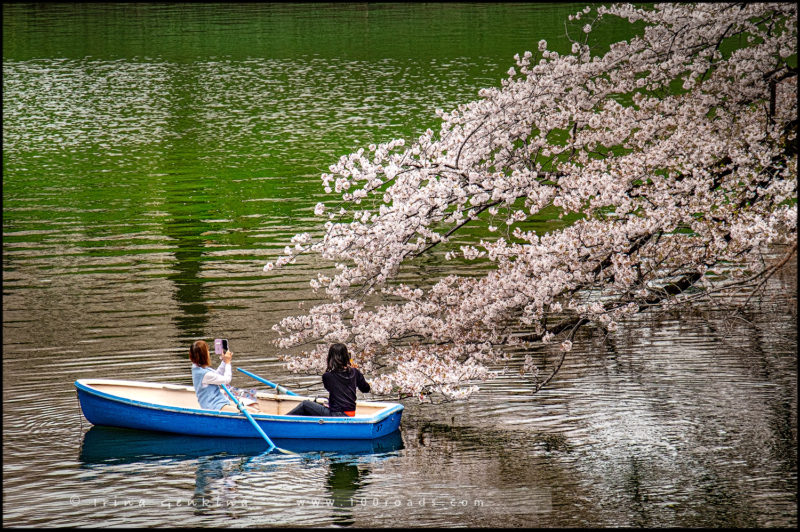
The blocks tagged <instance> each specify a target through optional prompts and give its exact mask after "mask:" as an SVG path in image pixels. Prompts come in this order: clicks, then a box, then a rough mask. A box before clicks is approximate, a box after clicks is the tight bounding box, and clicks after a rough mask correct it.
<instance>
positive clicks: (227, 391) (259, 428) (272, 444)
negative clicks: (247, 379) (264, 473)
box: [220, 384, 297, 454]
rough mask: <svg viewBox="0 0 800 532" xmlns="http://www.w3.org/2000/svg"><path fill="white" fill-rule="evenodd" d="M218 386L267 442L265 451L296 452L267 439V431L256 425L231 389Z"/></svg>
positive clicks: (222, 385)
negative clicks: (267, 447)
mask: <svg viewBox="0 0 800 532" xmlns="http://www.w3.org/2000/svg"><path fill="white" fill-rule="evenodd" d="M220 386H221V387H222V389H223V390H225V393H226V394H228V397H230V398H231V400H232V401H233V402H234V403H235V404H236V408H238V409H239V411H240V412H241V413H242V414H244V415H245V417H246V418H247V420H248V421H249V422H250V424H251V425H253V427H255V429H256V430H257V431H258V433H259V434H260V435H261V437H262V438H264V441H266V442H267V444H268V445H269V449H267V451H266V452H267V453H268V452H270V451H272V450H273V449H277V450H279V451H280V452H282V453H285V454H297V453H293V452H292V451H287V450H286V449H281V448H280V447H277V446H276V445H275V444H274V443H272V440H270V439H269V436H267V433H266V432H264V431H263V430H262V429H261V427H260V426H259V425H258V423H256V420H255V419H253V416H251V415H250V412H248V411H247V409H246V408H245V407H244V405H243V404H242V403H240V402H239V400H238V399H237V398H236V396H235V395H233V394H232V393H231V391H230V390H229V389H228V387H227V386H225V385H224V384H220Z"/></svg>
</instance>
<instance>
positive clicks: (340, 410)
mask: <svg viewBox="0 0 800 532" xmlns="http://www.w3.org/2000/svg"><path fill="white" fill-rule="evenodd" d="M322 384H323V385H324V386H325V389H326V390H328V392H329V395H328V406H324V405H321V404H319V403H316V402H314V401H308V400H306V401H303V402H302V403H300V404H299V405H297V406H296V407H294V408H293V409H292V410H291V411H290V412H289V413H288V415H290V416H323V417H330V416H334V417H341V416H350V417H353V416H355V415H356V388H358V389H359V390H361V391H362V392H363V393H367V392H369V390H370V388H369V383H367V381H366V379H364V375H362V374H361V372H360V371H358V369H356V368H354V367H353V366H351V365H350V354H349V353H348V352H347V346H345V345H344V344H333V345H332V346H331V347H330V349H328V368H327V370H326V371H325V373H323V374H322Z"/></svg>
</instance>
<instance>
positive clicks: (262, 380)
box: [236, 368, 297, 395]
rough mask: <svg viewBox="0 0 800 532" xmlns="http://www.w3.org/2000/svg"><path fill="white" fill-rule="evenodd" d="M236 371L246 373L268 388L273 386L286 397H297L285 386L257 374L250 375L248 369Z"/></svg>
mask: <svg viewBox="0 0 800 532" xmlns="http://www.w3.org/2000/svg"><path fill="white" fill-rule="evenodd" d="M236 369H237V370H238V371H241V372H242V373H244V374H245V375H247V376H248V377H250V378H251V379H255V380H257V381H258V382H262V383H264V384H266V385H267V386H271V387H272V388H275V391H276V392H278V393H283V394H285V395H297V394H296V393H294V392H293V391H291V390H289V389H287V388H284V387H283V386H280V385H278V384H275V383H274V382H270V381H268V380H267V379H265V378H263V377H259V376H258V375H256V374H255V373H250V372H249V371H247V370H246V369H242V368H236Z"/></svg>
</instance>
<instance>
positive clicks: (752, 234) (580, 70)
mask: <svg viewBox="0 0 800 532" xmlns="http://www.w3.org/2000/svg"><path fill="white" fill-rule="evenodd" d="M609 16H617V17H621V18H624V19H627V20H628V21H630V22H641V23H643V24H644V25H645V26H646V28H645V30H644V32H643V33H642V35H640V36H639V37H634V38H632V39H630V40H629V41H622V42H618V43H614V44H612V45H611V46H610V47H609V49H608V51H607V52H606V53H604V54H603V55H597V54H595V55H592V47H591V46H590V45H589V40H588V39H589V37H590V36H591V35H593V34H594V32H592V30H593V29H594V28H597V25H598V24H601V23H602V21H603V19H604V18H606V17H609ZM581 19H583V22H579V23H576V28H582V29H583V31H580V29H579V30H578V31H576V32H575V33H577V34H579V35H580V39H578V38H571V40H572V43H573V45H572V51H571V53H569V54H566V55H560V54H558V53H557V52H554V51H550V50H548V49H547V43H546V42H545V41H544V40H542V41H539V43H538V47H537V51H536V52H535V53H532V52H525V53H524V54H522V55H521V56H520V55H517V56H515V61H516V66H515V67H514V68H511V69H509V71H508V78H507V79H505V80H503V82H502V84H501V86H500V87H498V88H490V89H483V90H481V91H480V93H479V95H480V99H479V100H477V101H474V102H471V103H469V104H466V105H459V106H458V108H457V109H453V110H451V111H449V112H448V111H443V110H437V113H436V114H437V116H438V117H439V118H440V119H441V127H440V128H439V130H438V131H437V132H434V131H433V130H431V129H428V130H427V131H425V132H424V133H423V134H422V135H421V136H420V137H419V138H418V139H417V140H416V141H415V142H413V143H411V144H410V146H408V147H406V146H405V143H404V141H403V140H393V141H390V142H387V143H383V144H372V145H370V146H369V147H368V149H367V150H364V149H359V150H358V151H357V152H355V153H353V154H350V155H349V156H343V157H341V158H340V159H339V161H338V162H337V163H336V164H333V165H331V167H330V172H329V173H325V174H323V175H322V181H323V186H324V188H325V190H326V191H328V192H331V191H334V190H335V191H336V193H337V194H340V195H341V197H342V200H343V201H344V203H343V206H340V205H337V207H336V208H335V209H326V208H325V205H324V204H321V203H320V204H318V205H317V207H316V208H315V214H316V215H317V216H320V217H321V218H323V220H324V223H325V232H324V235H323V236H322V238H321V239H319V240H312V239H311V238H310V236H309V235H308V234H302V235H297V236H296V237H295V238H293V239H292V244H293V246H287V248H286V250H285V253H284V255H283V256H281V257H278V258H277V259H276V261H275V264H274V266H275V267H281V266H285V265H286V264H290V263H291V262H293V261H294V259H295V258H296V256H297V255H298V254H300V253H307V252H315V253H319V254H320V255H322V257H324V258H325V259H328V260H330V261H332V262H333V263H334V264H335V266H336V272H335V274H334V275H332V276H330V277H322V276H320V277H318V278H317V279H315V280H312V286H313V288H315V289H324V291H325V294H326V295H327V297H328V298H329V300H328V301H327V302H324V303H322V304H320V305H317V306H315V307H314V308H312V309H311V310H310V311H309V312H308V314H307V315H306V316H301V317H287V318H285V319H283V320H282V321H281V322H280V324H278V325H277V326H276V330H277V331H278V332H279V333H280V339H279V341H278V345H279V346H280V347H283V348H288V347H291V346H296V345H303V344H308V343H311V344H328V343H330V342H334V341H342V342H348V343H349V344H351V346H352V350H353V351H354V352H361V351H363V352H364V353H365V354H364V355H363V358H364V360H363V363H367V364H374V367H375V368H381V369H382V371H383V374H382V375H381V376H380V377H378V378H377V379H375V383H374V385H373V388H374V389H375V391H376V392H380V393H389V392H392V393H394V392H398V391H399V392H402V393H408V394H413V395H418V394H420V393H421V394H426V393H431V392H437V393H441V394H443V395H445V396H448V397H462V396H465V395H468V394H469V393H470V390H472V389H473V388H472V387H471V386H472V385H471V384H469V382H470V381H480V380H482V379H484V378H486V377H487V376H488V375H489V372H488V369H487V367H486V364H489V363H496V362H502V359H503V357H505V356H506V355H505V354H504V353H505V352H506V351H504V350H503V349H502V347H503V346H505V345H511V344H519V345H522V346H525V345H533V342H538V341H541V342H543V343H550V344H553V345H556V344H558V345H559V346H560V349H561V350H563V352H565V353H566V352H567V351H569V350H570V349H571V348H572V340H573V338H572V336H573V335H574V331H575V330H576V328H577V327H578V326H579V325H580V324H582V323H584V321H583V320H588V321H590V322H591V323H593V324H594V325H596V326H598V327H601V328H603V329H604V330H605V331H608V332H613V331H615V330H617V329H618V327H620V325H621V324H623V323H624V320H625V318H626V316H628V315H630V314H631V313H635V312H638V311H640V310H642V309H650V308H672V307H674V306H676V305H677V304H680V303H685V302H686V301H688V300H690V299H691V297H690V296H689V295H688V292H687V290H688V289H690V288H692V287H695V286H701V287H703V288H705V289H708V290H713V289H715V288H723V287H729V288H736V287H740V288H741V287H747V286H748V285H747V283H746V282H745V281H747V279H746V278H745V277H746V276H748V275H750V276H751V277H750V279H759V277H758V276H759V275H762V276H763V275H766V274H767V272H769V271H770V267H771V266H770V265H769V264H767V263H765V261H763V259H762V253H763V251H764V250H765V249H766V248H767V247H768V246H774V245H786V244H788V245H789V246H794V247H796V238H797V236H796V235H797V233H796V222H797V207H796V202H795V197H796V191H797V154H796V149H797V148H796V142H797V139H796V134H797V99H796V92H797V69H796V67H795V66H792V65H793V63H789V61H788V59H789V58H796V53H797V47H796V36H797V8H796V6H795V5H794V4H762V3H745V4H711V3H699V4H663V5H657V6H655V7H652V8H650V7H643V8H639V7H635V6H633V5H630V4H624V5H616V6H613V7H602V6H601V7H598V8H597V9H596V10H595V14H594V17H592V10H591V9H590V8H586V9H583V10H582V11H581V12H579V13H577V14H576V15H574V16H573V17H571V20H575V21H580V20H581ZM725 50H728V51H725ZM543 209H549V210H550V212H552V211H553V210H556V211H557V212H558V214H559V216H560V217H562V218H563V219H564V221H565V222H567V220H569V223H565V227H564V228H562V229H558V230H552V231H550V232H535V231H532V230H531V226H530V223H529V218H530V217H531V216H536V215H542V210H543ZM487 211H488V212H487ZM566 215H572V216H571V217H569V218H565V216H566ZM503 222H505V223H503ZM478 223H484V224H485V228H486V229H488V230H487V231H486V232H485V233H484V234H485V235H486V236H485V237H484V238H483V239H482V240H480V241H479V242H474V241H473V242H472V243H471V244H464V243H463V241H461V242H460V243H458V244H456V243H455V242H453V243H451V242H450V238H451V235H452V234H453V233H455V232H456V231H458V230H460V229H461V228H462V227H464V226H465V225H467V224H472V225H476V224H478ZM498 227H501V228H502V230H498ZM439 247H441V248H443V251H444V253H443V254H442V257H443V258H444V260H446V261H450V260H459V261H480V263H481V264H482V265H484V266H485V267H484V268H483V269H481V270H480V273H481V274H480V275H473V276H468V277H467V276H456V275H448V276H446V277H444V278H441V279H438V281H436V282H435V284H433V286H431V287H429V288H426V289H424V290H423V289H421V288H419V287H411V286H406V285H403V284H399V283H398V282H397V280H396V278H397V275H398V272H399V271H400V268H401V266H403V265H404V264H406V263H408V262H410V261H412V260H413V259H414V258H415V257H417V256H419V255H421V254H424V253H426V252H428V250H430V249H432V248H435V249H438V248H439ZM794 247H792V249H794ZM742 265H744V266H746V267H741V266H742ZM271 267H272V266H271V265H267V267H265V269H267V270H268V269H269V268H271ZM707 272H708V274H709V276H706V273H707ZM477 273H479V272H476V274H477ZM711 275H713V276H714V277H711ZM719 279H721V281H720V280H719ZM714 283H722V285H719V284H714ZM726 283H727V284H726ZM737 283H738V284H737ZM753 284H755V283H751V285H750V286H752V285H753ZM371 294H382V295H383V296H384V297H385V298H386V299H387V300H391V301H392V303H386V304H382V305H379V306H377V307H373V306H367V305H366V298H367V296H369V295H371ZM519 327H524V329H525V331H527V333H525V334H519V330H518V329H519ZM567 333H569V334H568V338H564V335H565V334H567ZM319 356H320V355H319V354H318V353H316V352H312V353H305V354H302V355H300V356H297V357H289V358H288V360H289V361H290V363H289V366H290V369H293V370H306V369H317V368H319V365H320V362H319ZM526 367H529V368H530V367H532V366H531V365H529V364H526Z"/></svg>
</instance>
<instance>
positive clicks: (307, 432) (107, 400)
mask: <svg viewBox="0 0 800 532" xmlns="http://www.w3.org/2000/svg"><path fill="white" fill-rule="evenodd" d="M94 382H95V383H100V382H102V383H105V384H108V383H113V382H115V381H112V380H105V379H104V380H102V381H101V380H96V381H94ZM118 382H129V381H118ZM92 384H93V382H92V381H91V380H88V379H86V380H82V379H79V380H77V381H76V382H75V387H76V389H77V393H78V399H79V401H80V404H81V409H82V410H83V415H84V416H85V417H86V419H87V420H88V421H89V422H90V423H92V424H93V425H100V426H110V427H123V428H130V429H140V430H153V431H160V432H170V433H175V434H187V435H193V436H210V437H226V438H260V435H259V434H258V433H257V431H256V430H255V428H254V427H253V426H252V425H251V424H250V422H249V421H248V420H247V418H245V416H244V415H243V414H241V413H239V412H218V411H212V410H202V409H199V408H185V407H179V406H173V405H163V404H156V403H152V402H147V401H139V400H136V399H131V398H129V397H121V396H119V395H115V394H111V393H107V392H103V391H100V390H98V389H96V388H94V387H93V386H92ZM141 384H147V385H149V386H152V385H153V384H154V383H141ZM174 388H185V387H174ZM301 399H302V398H301ZM372 404H374V403H372ZM402 411H403V406H402V405H400V404H394V403H386V408H383V409H381V410H380V411H379V412H378V413H376V414H375V415H373V416H370V417H355V418H350V417H315V416H289V415H270V414H253V418H254V419H255V420H256V422H257V423H258V425H259V426H260V427H261V429H262V430H263V431H264V432H265V433H266V434H267V435H269V436H270V438H287V439H291V438H303V439H305V438H311V439H355V440H359V439H374V438H380V437H382V436H386V435H387V434H390V433H392V432H394V431H396V430H397V429H398V428H399V426H400V419H401V416H402Z"/></svg>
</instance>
